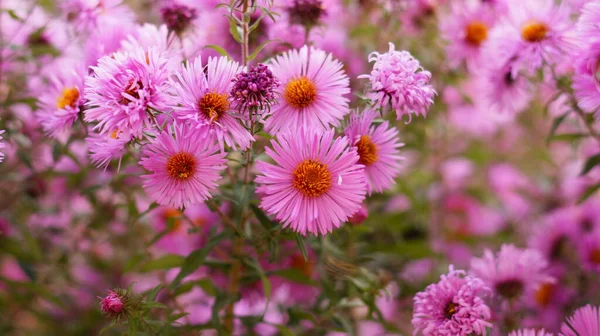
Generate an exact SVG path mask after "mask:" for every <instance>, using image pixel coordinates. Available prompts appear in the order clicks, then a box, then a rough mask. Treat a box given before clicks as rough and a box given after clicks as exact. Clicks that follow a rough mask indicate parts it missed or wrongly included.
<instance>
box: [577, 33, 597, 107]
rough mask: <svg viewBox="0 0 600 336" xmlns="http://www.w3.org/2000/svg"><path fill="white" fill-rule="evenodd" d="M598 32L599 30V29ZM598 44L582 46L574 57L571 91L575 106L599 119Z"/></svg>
mask: <svg viewBox="0 0 600 336" xmlns="http://www.w3.org/2000/svg"><path fill="white" fill-rule="evenodd" d="M599 30H600V29H599ZM599 65H600V42H597V43H594V44H591V45H588V44H584V45H583V47H581V48H580V49H579V52H578V55H577V57H576V67H575V75H574V76H573V84H572V87H573V91H574V92H575V98H576V99H577V105H579V107H580V108H581V109H582V110H584V111H586V112H590V113H596V117H600V113H599V110H600V66H599Z"/></svg>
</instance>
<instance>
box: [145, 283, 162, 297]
mask: <svg viewBox="0 0 600 336" xmlns="http://www.w3.org/2000/svg"><path fill="white" fill-rule="evenodd" d="M161 289H162V284H159V285H158V286H156V287H154V288H153V289H152V290H150V291H148V293H146V298H148V300H151V301H156V296H158V292H160V290H161Z"/></svg>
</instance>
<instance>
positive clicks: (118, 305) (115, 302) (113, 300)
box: [100, 290, 124, 316]
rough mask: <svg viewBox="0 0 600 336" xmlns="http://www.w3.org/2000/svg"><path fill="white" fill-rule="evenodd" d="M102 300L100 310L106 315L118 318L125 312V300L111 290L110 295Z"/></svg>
mask: <svg viewBox="0 0 600 336" xmlns="http://www.w3.org/2000/svg"><path fill="white" fill-rule="evenodd" d="M100 299H101V300H100V310H102V312H103V313H104V314H107V315H109V316H117V315H119V314H121V313H122V312H123V307H124V305H123V300H122V298H121V297H120V296H119V294H117V293H115V292H113V291H111V290H109V291H108V295H107V296H105V297H104V298H100Z"/></svg>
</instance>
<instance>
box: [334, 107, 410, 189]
mask: <svg viewBox="0 0 600 336" xmlns="http://www.w3.org/2000/svg"><path fill="white" fill-rule="evenodd" d="M376 117H377V112H376V111H373V110H366V111H364V112H363V113H358V111H357V112H355V113H353V114H352V115H351V116H350V123H349V124H348V127H347V128H346V130H345V133H346V136H347V137H348V139H349V141H350V144H351V145H352V146H354V147H355V148H356V151H357V152H358V156H359V157H360V158H359V159H358V163H360V164H363V165H364V166H365V173H366V176H367V192H368V194H369V195H370V194H371V192H373V191H375V192H382V191H383V190H384V189H388V188H390V187H391V186H392V185H393V184H394V183H395V182H394V179H395V178H396V177H397V176H398V173H399V170H400V160H402V157H401V156H400V151H399V150H398V148H400V147H402V146H403V145H404V144H403V143H401V142H400V141H399V140H398V130H397V129H396V128H395V127H393V126H390V124H389V122H388V121H384V122H383V123H382V124H380V125H378V126H376V125H374V124H373V120H374V119H375V118H376Z"/></svg>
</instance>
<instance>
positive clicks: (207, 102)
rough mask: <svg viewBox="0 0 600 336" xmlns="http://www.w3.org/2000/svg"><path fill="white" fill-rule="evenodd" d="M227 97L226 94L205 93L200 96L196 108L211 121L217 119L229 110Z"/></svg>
mask: <svg viewBox="0 0 600 336" xmlns="http://www.w3.org/2000/svg"><path fill="white" fill-rule="evenodd" d="M227 98H228V96H227V94H222V93H216V92H210V93H207V94H205V95H204V96H202V98H200V101H199V102H198V108H199V109H200V111H201V112H202V113H203V114H204V116H206V117H207V118H208V119H210V121H211V122H213V121H219V119H221V117H222V116H223V115H224V114H225V113H226V112H227V110H229V101H228V100H227Z"/></svg>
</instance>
